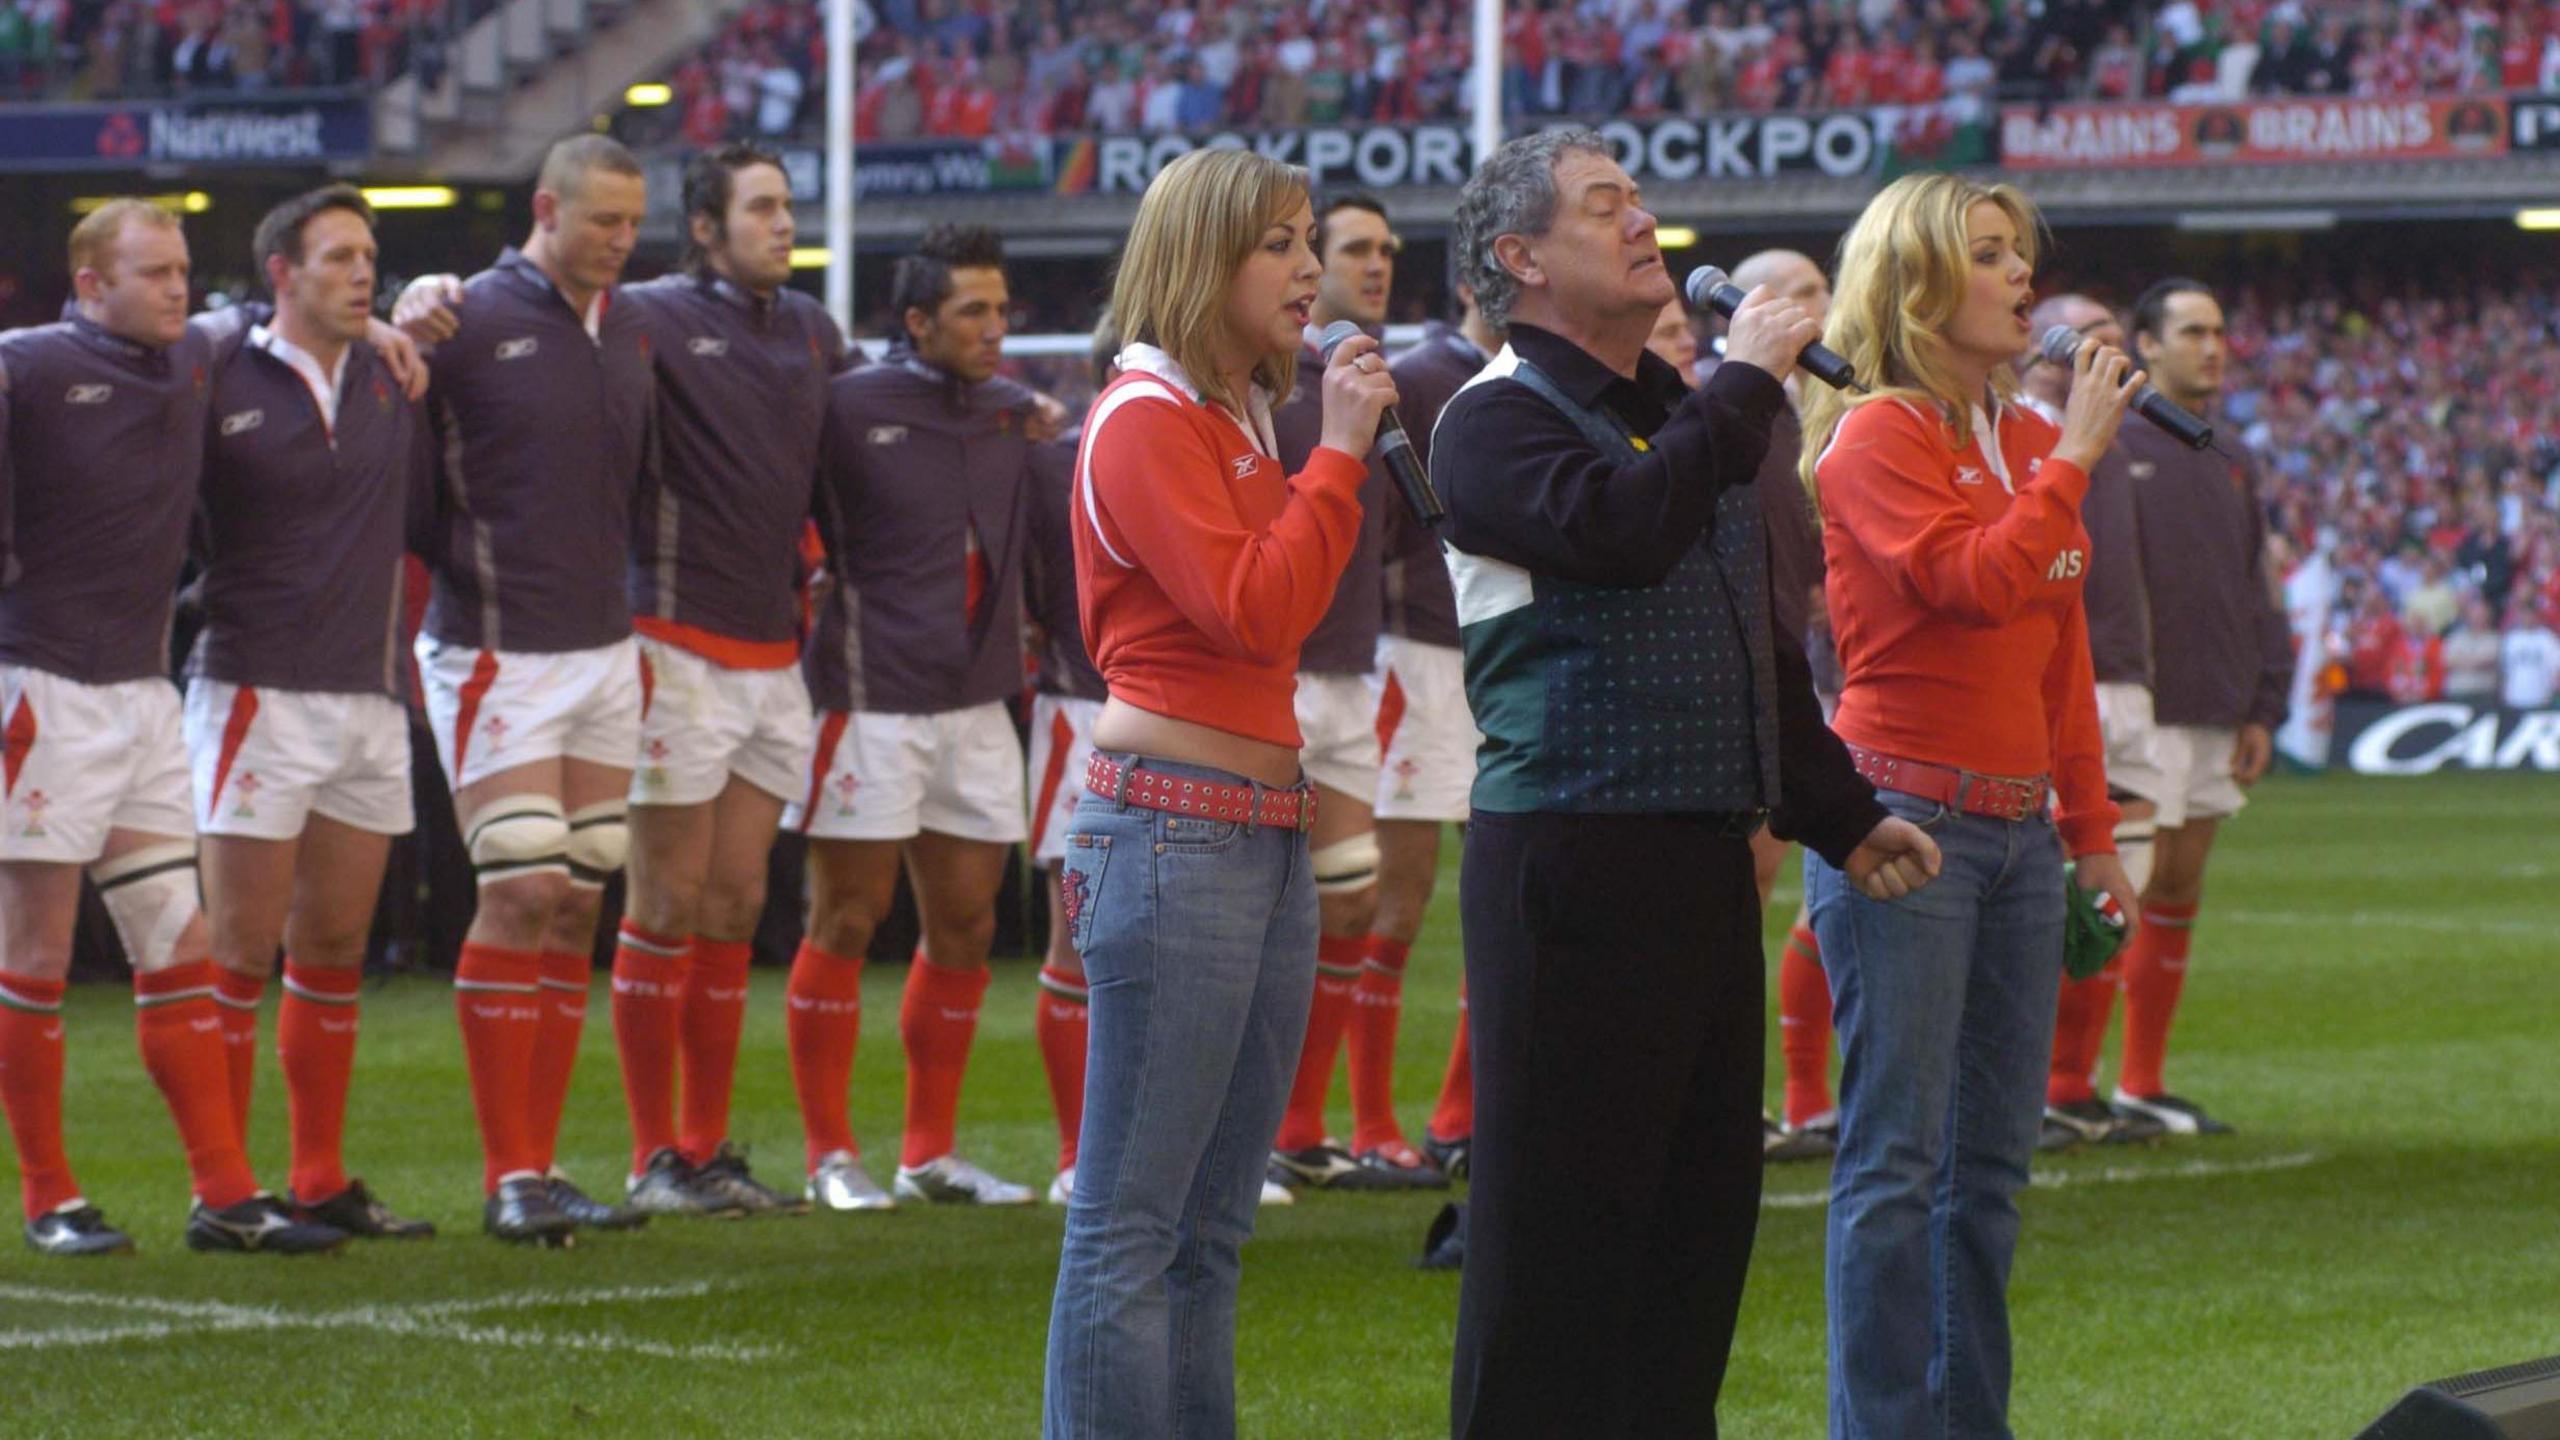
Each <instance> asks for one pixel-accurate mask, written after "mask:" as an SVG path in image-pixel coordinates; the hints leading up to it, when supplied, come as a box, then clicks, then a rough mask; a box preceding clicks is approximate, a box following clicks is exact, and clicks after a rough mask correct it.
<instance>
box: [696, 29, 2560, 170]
mask: <svg viewBox="0 0 2560 1440" xmlns="http://www.w3.org/2000/svg"><path fill="white" fill-rule="evenodd" d="M856 3H857V6H858V10H857V16H856V33H857V36H858V37H859V38H858V45H859V49H858V52H857V56H856V66H857V70H856V74H857V88H858V90H859V93H860V95H861V100H860V103H859V106H858V110H857V117H856V129H857V133H858V134H859V135H860V136H861V138H863V139H865V140H872V141H896V140H914V139H933V138H953V139H967V138H978V137H983V136H988V135H1006V134H1018V135H1043V134H1075V133H1088V132H1090V133H1128V132H1138V133H1163V132H1179V131H1201V130H1209V129H1217V128H1244V127H1273V128H1279V127H1287V126H1294V125H1308V124H1326V123H1338V122H1367V123H1411V122H1418V121H1428V120H1454V119H1458V118H1460V117H1462V116H1463V115H1464V114H1465V113H1466V109H1467V88H1466V86H1467V75H1468V69H1469V66H1470V64H1471V63H1472V58H1473V57H1472V52H1473V43H1472V37H1471V32H1470V28H1469V27H1470V7H1469V6H1468V5H1467V4H1465V3H1464V0H1317V3H1313V4H1307V3H1301V0H1137V3H1129V4H1123V3H1116V0H1110V3H1106V0H1036V3H1013V0H856ZM818 14H819V4H818V0H760V3H758V4H755V5H753V6H751V7H750V8H749V9H748V11H747V12H746V13H745V14H744V15H742V16H740V17H739V18H738V19H737V21H736V22H735V23H734V24H733V25H732V26H731V27H730V29H729V30H728V31H727V32H726V33H724V34H723V35H722V36H720V37H719V38H718V39H717V40H715V41H714V42H713V43H712V44H711V45H710V46H709V47H708V48H707V49H706V50H705V51H704V52H703V53H701V54H700V55H698V56H696V57H695V58H694V59H692V60H690V61H688V62H687V63H686V64H685V65H684V66H683V68H682V69H681V70H680V71H679V72H678V74H677V76H676V84H677V92H678V103H679V104H680V105H681V106H682V107H683V108H682V110H681V112H680V114H681V117H682V128H683V130H684V131H685V133H686V134H687V136H688V137H690V138H693V139H696V140H699V139H701V138H703V137H707V136H720V135H730V134H758V135H763V136H766V137H769V138H783V137H786V136H791V135H796V134H802V133H805V132H807V131H809V130H812V129H814V127H815V126H816V124H817V123H818V120H819V118H820V117H821V116H822V115H823V113H824V107H823V105H820V104H817V103H815V102H816V101H817V99H818V97H819V95H820V92H821V90H822V88H823V84H824V79H825V76H824V70H825V66H824V61H823V57H824V53H825V52H824V40H823V34H822V32H823V28H824V27H823V25H822V24H821V23H820V21H819V19H818ZM1502 50H1503V105H1504V109H1505V111H1506V113H1508V114H1509V115H1510V116H1511V117H1513V118H1514V119H1515V120H1526V119H1536V118H1541V117H1548V116H1567V115H1571V116H1602V115H1631V116H1639V117H1641V116H1648V115H1664V114H1688V115H1706V114H1714V113H1727V112H1736V111H1742V112H1751V111H1769V110H1782V109H1817V108H1832V107H1867V106H1877V105H1892V106H1902V107H1909V108H1914V109H1923V108H1925V109H1926V110H1927V111H1929V112H1930V113H1931V114H1932V115H1933V116H1935V117H1938V118H1942V119H1943V120H1945V121H1946V122H1947V123H1949V124H1952V125H1957V126H1961V125H1966V124H1971V123H1974V122H1976V121H1979V120H1982V119H1984V118H1987V116H1988V115H1989V113H1990V111H1989V107H1990V106H1991V105H1992V104H1993V103H1994V102H1996V101H2001V100H2019V101H2051V100H2078V99H2096V100H2128V99H2140V98H2154V99H2173V100H2179V101H2204V100H2217V99H2236V98H2241V97H2245V96H2251V95H2277V94H2312V95H2323V94H2325V95H2362V96H2390V95H2410V94H2421V93H2428V94H2442V93H2459V92H2497V91H2539V90H2544V89H2552V88H2560V4H2555V3H2551V0H2471V3H2469V4H2467V5H2422V4H2402V3H2397V0H2347V3H2335V0H2166V3H2159V0H2152V3H2142V4H2126V3H2121V0H1512V3H1511V4H1510V5H1509V6H1508V9H1507V18H1506V22H1505V28H1504V33H1503V46H1502Z"/></svg>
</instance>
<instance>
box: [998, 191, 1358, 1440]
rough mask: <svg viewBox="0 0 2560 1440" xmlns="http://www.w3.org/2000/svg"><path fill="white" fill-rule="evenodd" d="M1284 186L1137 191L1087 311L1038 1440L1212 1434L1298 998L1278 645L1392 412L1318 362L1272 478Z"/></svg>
mask: <svg viewBox="0 0 2560 1440" xmlns="http://www.w3.org/2000/svg"><path fill="white" fill-rule="evenodd" d="M1314 228H1315V217H1314V215H1313V213H1312V212H1311V211H1310V210H1309V208H1308V204H1307V189H1306V176H1305V174H1304V172H1302V171H1299V170H1297V169H1294V168H1292V167H1289V166H1286V165H1282V164H1279V163H1277V162H1275V161H1272V160H1268V159H1265V158H1263V157H1261V156H1258V155H1255V154H1253V153H1251V152H1248V151H1242V150H1204V151H1199V152H1197V153H1194V154H1191V155H1188V156H1185V157H1183V158H1182V159H1180V160H1177V161H1175V162H1174V163H1173V164H1171V165H1169V166H1167V167H1166V168H1165V169H1164V171H1163V173H1162V174H1160V175H1158V176H1157V177H1156V180H1155V183H1154V184H1152V185H1150V186H1149V187H1148V188H1147V193H1146V196H1145V198H1144V199H1142V200H1141V201H1140V202H1139V204H1138V217H1137V222H1136V224H1135V225H1134V226H1133V227H1132V228H1131V230H1130V233H1129V242H1128V246H1127V248H1126V249H1125V250H1124V251H1123V252H1122V254H1121V260H1120V271H1119V276H1118V279H1117V280H1116V282H1115V284H1114V287H1113V290H1112V296H1111V310H1112V314H1113V316H1114V317H1115V318H1116V319H1117V320H1118V322H1119V324H1120V327H1121V333H1122V334H1123V335H1124V336H1126V337H1127V339H1128V341H1129V344H1128V345H1127V347H1126V348H1125V349H1123V350H1122V351H1121V352H1120V357H1119V366H1120V371H1121V375H1120V378H1119V379H1117V380H1115V381H1113V382H1112V383H1111V385H1110V386H1109V387H1107V388H1106V389H1104V391H1103V392H1102V394H1101V395H1100V396H1099V397H1097V398H1096V399H1095V401H1094V405H1093V410H1092V413H1091V414H1090V415H1089V416H1088V417H1087V418H1086V420H1085V426H1084V440H1083V450H1082V452H1081V453H1080V454H1079V455H1078V456H1077V458H1076V472H1075V495H1074V501H1073V504H1074V512H1073V522H1072V523H1073V525H1074V531H1075V535H1074V539H1075V557H1076V590H1077V596H1078V604H1079V607H1080V609H1081V611H1082V613H1083V620H1084V633H1085V636H1086V639H1087V643H1088V645H1089V647H1090V649H1091V650H1092V653H1093V661H1094V665H1095V666H1096V668H1098V669H1099V670H1101V672H1102V676H1103V680H1104V681H1105V683H1106V684H1107V685H1108V687H1109V690H1110V698H1109V699H1108V700H1106V701H1105V702H1104V704H1103V708H1102V713H1101V714H1100V715H1099V716H1098V717H1096V719H1095V721H1094V726H1093V745H1094V760H1093V762H1092V766H1091V769H1090V770H1089V771H1088V772H1087V774H1086V776H1085V785H1086V789H1087V790H1088V792H1089V793H1088V794H1086V795H1085V797H1084V798H1083V800H1082V801H1081V802H1080V803H1079V804H1078V805H1077V807H1076V812H1075V819H1074V822H1073V824H1072V825H1071V826H1070V827H1069V829H1068V833H1067V842H1066V860H1065V863H1064V865H1063V866H1062V868H1061V870H1060V874H1059V886H1060V898H1061V906H1060V908H1061V910H1062V911H1063V912H1064V918H1065V923H1066V925H1067V929H1068V936H1069V939H1070V941H1071V942H1072V943H1073V944H1074V945H1075V947H1076V950H1077V951H1078V953H1079V954H1081V955H1082V956H1083V958H1084V971H1085V977H1086V980H1087V982H1088V984H1089V986H1090V987H1091V992H1090V993H1091V996H1092V999H1091V1010H1092V1032H1091V1040H1090V1041H1089V1043H1088V1048H1087V1068H1086V1073H1085V1108H1084V1130H1083V1134H1082V1136H1081V1138H1080V1140H1079V1143H1078V1146H1077V1161H1076V1185H1075V1192H1074V1197H1073V1199H1072V1200H1071V1201H1070V1203H1069V1205H1068V1208H1067V1238H1066V1247H1065V1253H1064V1254H1063V1256H1062V1257H1061V1259H1060V1262H1059V1267H1058V1290H1057V1298H1056V1303H1055V1306H1054V1308H1053V1309H1052V1311H1051V1314H1050V1321H1049V1361H1048V1377H1047V1392H1048V1393H1047V1409H1046V1416H1045V1423H1044V1430H1043V1433H1044V1434H1046V1435H1047V1436H1048V1437H1050V1440H1068V1437H1073V1440H1089V1437H1099V1436H1163V1435H1176V1434H1179V1435H1184V1436H1198V1437H1204V1440H1207V1437H1218V1436H1232V1435H1233V1434H1234V1433H1235V1323H1236V1281H1237V1276H1238V1272H1239V1263H1240V1262H1239V1251H1240V1248H1241V1247H1242V1245H1243V1243H1244V1241H1245V1238H1246V1237H1247V1236H1248V1235H1250V1234H1251V1233H1252V1232H1253V1216H1254V1208H1255V1206H1256V1205H1257V1204H1258V1203H1259V1202H1260V1198H1261V1193H1262V1174H1263V1167H1264V1162H1265V1160H1266V1159H1267V1158H1268V1156H1269V1154H1270V1150H1271V1141H1272V1137H1273V1136H1274V1135H1275V1134H1276V1133H1277V1132H1278V1130H1279V1128H1280V1113H1281V1109H1282V1107H1283V1105H1284V1104H1285V1102H1286V1101H1287V1099H1288V1090H1289V1079H1290V1074H1291V1071H1292V1069H1293V1067H1294V1066H1295V1065H1296V1063H1297V1058H1298V1046H1299V1042H1300V1041H1301V1040H1302V1039H1303V1038H1304V1037H1305V1035H1306V1028H1307V1008H1308V1005H1309V1003H1310V1001H1311V1000H1312V998H1313V996H1314V993H1315V962H1316V896H1315V881H1314V875H1313V872H1312V871H1311V870H1310V869H1309V867H1308V859H1307V829H1308V825H1309V822H1310V820H1311V818H1312V812H1313V804H1312V800H1313V787H1312V786H1310V785H1309V784H1308V783H1307V781H1306V778H1305V777H1304V776H1303V775H1302V774H1301V773H1300V772H1299V769H1298V750H1299V747H1300V737H1299V734H1298V724H1297V718H1296V714H1295V711H1294V709H1293V706H1292V703H1291V701H1292V696H1293V695H1294V693H1295V691H1296V688H1297V679H1296V672H1297V661H1298V646H1299V643H1300V642H1301V641H1302V640H1304V639H1305V638H1306V635H1307V632H1308V631H1309V630H1311V629H1313V628H1314V626H1315V624H1316V621H1317V620H1318V619H1319V618H1321V617H1322V616H1323V614H1324V612H1325V608H1326V606H1327V605H1328V604H1329V603H1331V601H1332V598H1333V591H1334V587H1335V584H1336V582H1337V581H1339V580H1340V578H1341V576H1342V571H1343V567H1344V565H1345V564H1346V563H1347V562H1348V561H1349V559H1350V557H1351V552H1352V547H1353V545H1354V543H1355V542H1356V540H1357V538H1358V534H1359V529H1360V499H1359V495H1360V486H1361V482H1362V478H1363V477H1364V475H1365V474H1366V473H1367V467H1366V465H1365V463H1364V462H1365V457H1366V456H1367V454H1368V451H1369V444H1370V440H1371V439H1372V437H1373V435H1374V433H1375V431H1376V428H1377V423H1378V413H1379V412H1380V411H1381V410H1382V409H1384V408H1385V407H1386V406H1387V405H1389V404H1391V403H1392V402H1393V401H1394V398H1395V384H1394V382H1393V381H1392V380H1390V379H1389V378H1388V377H1387V367H1386V364H1385V362H1384V361H1383V359H1382V358H1381V357H1380V356H1379V355H1378V354H1377V343H1376V342H1375V341H1374V340H1370V339H1368V338H1366V337H1359V338H1355V339H1352V340H1349V341H1346V342H1344V344H1343V345H1342V346H1341V347H1340V348H1339V349H1337V350H1336V351H1335V352H1334V355H1333V358H1332V363H1331V364H1330V365H1329V366H1328V367H1327V369H1326V372H1325V380H1324V424H1323V431H1322V436H1321V439H1320V441H1319V443H1318V445H1317V447H1316V449H1315V451H1314V453H1313V454H1312V455H1310V456H1309V457H1308V460H1307V464H1306V468H1305V469H1303V470H1301V471H1300V472H1299V473H1298V474H1296V475H1288V474H1286V473H1285V472H1284V471H1283V470H1282V469H1281V466H1280V463H1279V461H1278V460H1277V459H1275V458H1274V457H1275V456H1276V455H1277V453H1278V449H1279V447H1278V445H1277V444H1276V442H1275V441H1274V440H1273V438H1272V434H1271V397H1272V396H1274V395H1286V394H1288V393H1289V389H1290V385H1291V383H1292V380H1293V378H1294V377H1293V371H1294V368H1295V365H1296V361H1297V355H1298V347H1299V344H1300V337H1301V336H1302V335H1303V333H1304V332H1305V328H1306V324H1307V319H1308V307H1309V306H1310V305H1312V304H1313V303H1314V300H1315V293H1316V276H1317V274H1318V270H1319V267H1318V265H1317V263H1316V257H1315V252H1314V250H1313V249H1312V248H1310V241H1311V238H1312V232H1313V231H1314Z"/></svg>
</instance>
